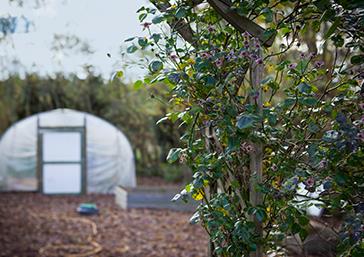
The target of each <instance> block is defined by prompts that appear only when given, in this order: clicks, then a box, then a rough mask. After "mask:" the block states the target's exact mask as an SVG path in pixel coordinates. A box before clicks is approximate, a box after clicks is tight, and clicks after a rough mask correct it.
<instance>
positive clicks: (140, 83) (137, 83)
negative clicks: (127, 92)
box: [134, 80, 143, 90]
mask: <svg viewBox="0 0 364 257" xmlns="http://www.w3.org/2000/svg"><path fill="white" fill-rule="evenodd" d="M142 86H143V81H141V80H137V81H135V83H134V89H135V90H139V89H141V88H142Z"/></svg>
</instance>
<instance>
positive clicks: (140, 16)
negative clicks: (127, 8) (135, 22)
mask: <svg viewBox="0 0 364 257" xmlns="http://www.w3.org/2000/svg"><path fill="white" fill-rule="evenodd" d="M147 16H148V14H147V13H141V14H139V17H138V18H139V21H140V22H143V21H144V20H145V18H147Z"/></svg>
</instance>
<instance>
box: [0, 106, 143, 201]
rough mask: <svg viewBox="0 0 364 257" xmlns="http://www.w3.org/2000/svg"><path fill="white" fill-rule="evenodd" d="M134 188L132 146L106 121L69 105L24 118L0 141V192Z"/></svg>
mask: <svg viewBox="0 0 364 257" xmlns="http://www.w3.org/2000/svg"><path fill="white" fill-rule="evenodd" d="M119 185H121V186H124V187H130V188H132V187H135V186H136V177H135V164H134V156H133V152H132V148H131V146H130V143H129V141H128V139H127V138H126V137H125V136H124V134H123V133H122V132H121V131H120V130H119V129H117V128H116V127H115V126H113V125H111V124H110V123H108V122H107V121H105V120H103V119H101V118H98V117H96V116H94V115H91V114H88V113H84V112H79V111H74V110H70V109H57V110H52V111H48V112H44V113H39V114H36V115H33V116H30V117H28V118H25V119H23V120H21V121H19V122H17V123H15V124H14V125H13V126H12V127H10V128H9V129H8V130H7V131H6V132H5V134H4V135H3V137H2V138H1V141H0V190H1V191H38V192H42V193H45V194H81V193H110V192H112V191H113V190H114V188H115V187H116V186H119Z"/></svg>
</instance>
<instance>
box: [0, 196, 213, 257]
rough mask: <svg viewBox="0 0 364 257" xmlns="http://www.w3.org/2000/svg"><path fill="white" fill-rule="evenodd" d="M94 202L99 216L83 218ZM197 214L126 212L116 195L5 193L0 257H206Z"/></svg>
mask: <svg viewBox="0 0 364 257" xmlns="http://www.w3.org/2000/svg"><path fill="white" fill-rule="evenodd" d="M83 202H93V203H96V204H97V206H98V207H99V209H100V214H99V215H97V216H80V215H79V214H77V213H76V212H75V209H76V208H77V206H78V205H79V204H80V203H83ZM190 216H191V213H183V212H174V211H169V210H151V209H132V210H127V211H124V210H121V209H120V208H119V207H117V206H116V205H115V204H114V197H113V196H111V195H86V196H46V195H41V194H35V193H2V194H0V256H4V257H5V256H6V257H10V256H11V257H15V256H18V257H26V256H29V257H30V256H31V257H34V256H70V257H71V256H73V257H83V256H100V257H101V256H105V257H106V256H107V257H113V256H115V257H116V256H117V257H124V256H125V257H142V256H143V257H200V256H201V257H203V256H206V255H207V251H206V249H207V247H206V246H207V236H206V234H205V232H204V231H203V229H202V228H201V227H199V226H198V225H190V224H189V223H188V219H189V218H190Z"/></svg>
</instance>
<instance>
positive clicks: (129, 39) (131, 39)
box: [124, 37, 135, 42]
mask: <svg viewBox="0 0 364 257" xmlns="http://www.w3.org/2000/svg"><path fill="white" fill-rule="evenodd" d="M134 39H135V37H130V38H127V39H125V40H124V42H130V41H133V40H134Z"/></svg>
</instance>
